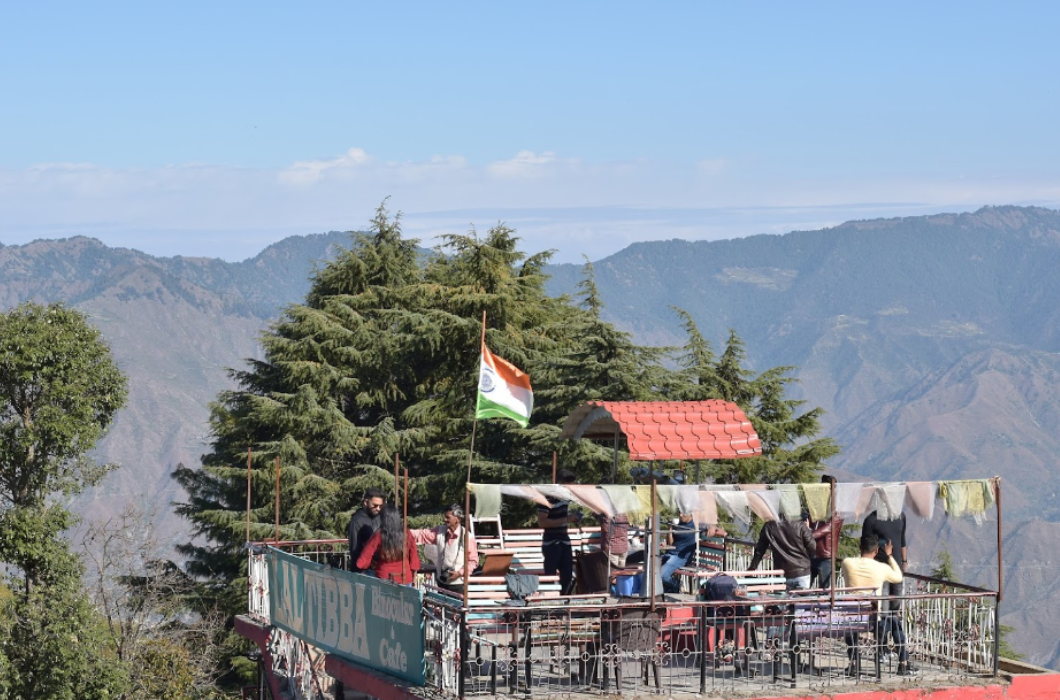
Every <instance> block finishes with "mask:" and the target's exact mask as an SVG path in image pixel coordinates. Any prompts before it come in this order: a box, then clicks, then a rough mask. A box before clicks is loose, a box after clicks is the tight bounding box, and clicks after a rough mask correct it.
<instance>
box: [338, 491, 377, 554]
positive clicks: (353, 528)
mask: <svg viewBox="0 0 1060 700" xmlns="http://www.w3.org/2000/svg"><path fill="white" fill-rule="evenodd" d="M382 510H383V492H382V491H381V490H379V489H377V488H371V489H368V490H367V491H365V492H364V505H362V506H361V507H360V508H358V509H357V512H356V513H354V514H353V515H352V516H351V517H350V523H349V525H347V526H346V539H348V540H349V541H350V559H349V569H350V571H357V572H359V571H360V569H358V568H357V566H356V564H355V563H354V562H356V561H357V557H359V556H360V555H361V550H362V549H364V545H365V543H366V542H368V539H369V538H370V537H371V536H372V535H374V534H375V531H376V530H378V529H379V513H380V512H381V511H382Z"/></svg>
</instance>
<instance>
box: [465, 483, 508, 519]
mask: <svg viewBox="0 0 1060 700" xmlns="http://www.w3.org/2000/svg"><path fill="white" fill-rule="evenodd" d="M467 486H468V489H469V490H470V491H471V493H473V494H475V517H476V518H495V517H497V516H498V515H500V514H501V488H500V486H498V485H496V484H468V485H467Z"/></svg>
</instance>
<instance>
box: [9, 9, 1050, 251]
mask: <svg viewBox="0 0 1060 700" xmlns="http://www.w3.org/2000/svg"><path fill="white" fill-rule="evenodd" d="M572 5H573V7H572ZM0 11H2V15H0V243H4V244H18V243H24V242H27V241H30V240H33V239H35V238H53V237H60V236H69V235H76V234H86V235H92V236H96V237H98V238H100V239H101V240H103V241H104V242H106V243H108V244H110V245H121V246H129V247H135V248H139V249H141V250H145V251H147V252H150V253H154V254H162V255H173V254H178V253H179V254H185V255H210V256H218V257H223V258H226V259H230V260H237V259H243V258H246V257H250V256H251V255H254V254H255V253H257V252H258V251H259V250H260V249H261V248H262V247H263V246H264V245H267V244H268V243H270V242H272V241H275V240H278V239H280V238H282V237H284V236H287V235H292V234H301V233H313V232H319V231H327V230H345V229H351V228H359V227H362V226H363V225H364V224H365V223H366V222H367V220H368V218H369V217H370V215H371V213H372V211H373V209H374V208H375V206H376V205H377V204H378V203H379V202H380V201H381V200H382V199H383V198H384V197H386V196H388V195H389V196H391V198H392V199H391V207H392V208H393V209H399V210H402V211H403V212H404V213H405V216H406V219H405V228H406V231H407V232H408V233H409V235H415V236H419V237H421V238H423V239H424V240H425V242H427V243H430V242H431V238H432V237H433V236H434V235H437V234H438V233H442V232H452V231H466V230H467V229H468V228H469V227H470V226H472V225H475V226H477V227H478V228H480V229H484V228H487V227H488V226H490V225H491V224H492V223H494V222H496V221H498V220H504V221H506V222H508V223H509V224H511V225H514V226H515V227H517V228H518V229H519V231H520V233H521V235H523V237H524V238H525V239H526V248H527V249H529V250H539V249H542V248H557V249H558V250H559V253H558V256H557V257H558V259H560V260H578V259H580V256H581V255H582V254H587V255H589V256H590V257H591V258H594V259H596V258H600V257H602V256H605V255H607V254H610V253H613V252H616V251H617V250H619V249H621V248H622V247H624V246H625V245H628V244H629V243H630V242H633V241H637V240H653V239H666V238H686V239H714V238H731V237H734V236H743V235H749V234H753V233H761V232H769V233H782V232H786V231H790V230H793V229H808V228H819V227H823V226H829V225H834V224H837V223H840V222H842V221H845V220H848V219H858V218H873V217H877V216H904V215H917V214H923V213H930V212H936V211H964V210H971V209H976V208H978V207H979V206H982V205H985V204H1040V205H1044V206H1050V207H1055V206H1060V139H1058V138H1057V134H1056V132H1057V127H1056V124H1060V88H1058V85H1060V79H1058V77H1057V76H1058V75H1060V70H1058V69H1060V51H1057V50H1056V47H1055V27H1056V26H1057V22H1058V20H1060V5H1058V4H1056V3H1047V2H1042V3H1006V4H1001V3H973V2H961V3H956V2H954V3H943V2H937V3H886V4H885V3H873V4H870V3H851V2H844V3H791V2H785V3H779V2H778V3H740V4H738V5H737V4H736V3H730V4H722V3H707V2H694V3H693V2H688V3H682V2H674V3H666V4H662V3H653V4H647V3H620V2H611V3H603V2H596V3H579V4H574V3H544V2H538V3H523V4H518V5H517V4H515V3H498V2H494V3H480V4H475V3H451V4H442V3H371V4H369V3H353V2H342V3H338V2H335V3H330V2H317V3H298V4H295V3H269V2H256V3H249V2H227V3H197V2H181V3H168V4H163V3H143V2H140V3H133V2H128V3H116V2H115V3H104V2H101V3H73V2H69V3H62V2H50V3H17V2H6V3H3V4H2V5H0Z"/></svg>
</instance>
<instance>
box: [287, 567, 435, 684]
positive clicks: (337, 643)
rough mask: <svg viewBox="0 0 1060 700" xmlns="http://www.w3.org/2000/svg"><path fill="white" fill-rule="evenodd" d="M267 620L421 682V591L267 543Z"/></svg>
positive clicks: (330, 649)
mask: <svg viewBox="0 0 1060 700" xmlns="http://www.w3.org/2000/svg"><path fill="white" fill-rule="evenodd" d="M268 563H269V614H270V615H271V617H272V624H274V625H276V626H277V627H279V628H280V629H283V630H286V631H287V632H290V633H291V634H293V635H295V636H296V637H298V638H299V639H303V640H305V641H306V642H307V643H309V644H311V645H313V646H315V647H318V648H320V649H323V650H325V651H327V652H328V653H329V654H335V655H337V656H341V657H343V658H344V659H349V660H350V661H353V662H355V663H358V664H362V665H364V666H368V667H370V668H373V669H375V670H377V671H382V672H383V673H388V674H390V675H392V676H397V677H398V678H402V679H404V680H407V681H410V682H412V683H415V684H416V685H423V684H424V661H425V660H424V655H423V595H422V594H421V593H420V592H419V591H418V590H416V589H415V588H410V587H408V586H400V585H397V584H394V583H388V582H386V581H382V580H380V579H377V578H374V577H372V576H364V575H362V574H354V573H350V572H348V571H341V570H339V569H333V568H331V567H329V566H324V565H322V564H314V563H313V562H311V561H306V560H305V559H300V558H298V557H296V556H293V555H290V554H287V553H286V552H281V551H280V550H278V549H275V548H273V547H269V549H268Z"/></svg>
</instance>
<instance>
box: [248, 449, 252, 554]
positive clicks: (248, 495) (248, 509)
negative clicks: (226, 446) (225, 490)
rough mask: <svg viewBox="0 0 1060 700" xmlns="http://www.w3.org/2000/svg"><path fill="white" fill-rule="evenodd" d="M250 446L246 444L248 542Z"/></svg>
mask: <svg viewBox="0 0 1060 700" xmlns="http://www.w3.org/2000/svg"><path fill="white" fill-rule="evenodd" d="M250 461H251V460H250V446H247V542H250Z"/></svg>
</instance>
